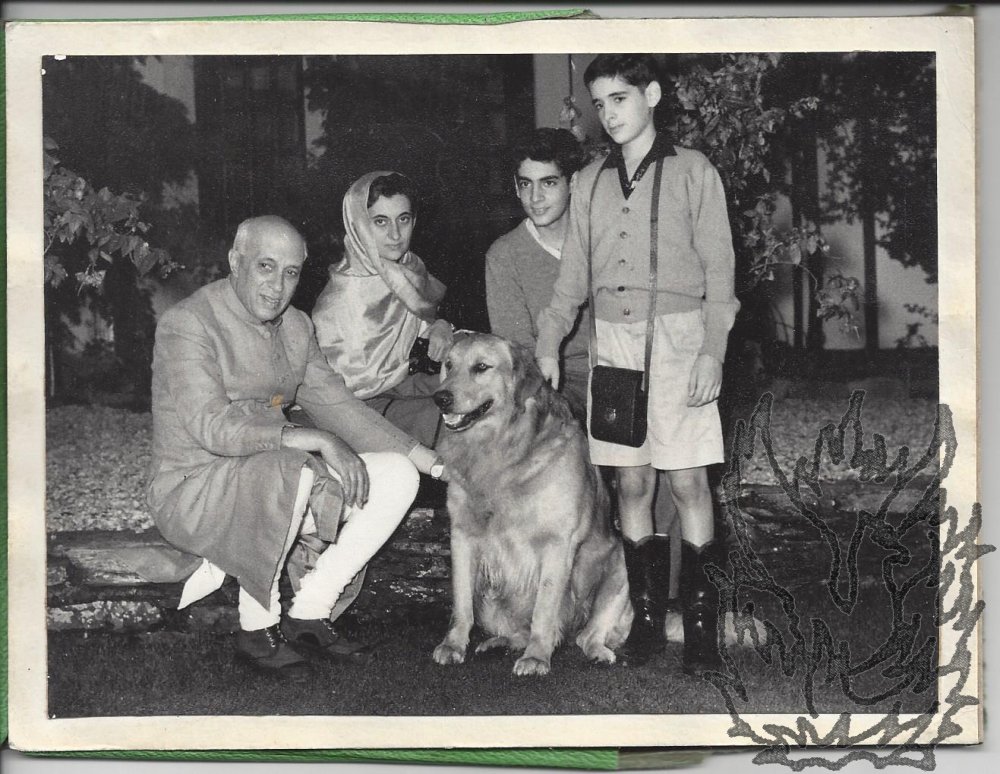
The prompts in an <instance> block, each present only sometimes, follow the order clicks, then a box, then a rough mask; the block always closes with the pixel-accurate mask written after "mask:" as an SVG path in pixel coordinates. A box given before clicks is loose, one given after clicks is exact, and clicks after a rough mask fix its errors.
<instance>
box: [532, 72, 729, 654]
mask: <svg viewBox="0 0 1000 774" xmlns="http://www.w3.org/2000/svg"><path fill="white" fill-rule="evenodd" d="M584 81H585V82H586V84H587V87H588V89H589V90H590V96H591V99H592V101H593V104H594V107H595V108H596V110H597V114H598V117H599V119H600V121H601V124H602V126H603V127H604V129H605V131H606V132H607V133H608V135H609V136H610V137H611V140H612V141H613V145H612V149H611V153H610V154H609V155H608V157H607V158H606V159H603V160H597V161H595V162H593V163H592V164H590V165H588V166H587V167H586V168H584V169H583V170H581V171H580V173H579V174H578V175H577V176H576V178H575V180H574V186H573V196H572V203H571V205H570V209H571V216H570V228H569V233H568V234H567V237H566V242H565V244H564V245H563V252H562V260H561V262H560V268H559V277H558V279H557V281H556V284H555V288H554V290H553V295H552V301H551V302H550V304H549V306H548V308H547V309H545V310H544V311H543V312H542V313H541V314H540V315H539V326H538V327H539V333H538V345H537V347H536V356H537V358H538V365H539V368H540V369H541V371H542V373H543V375H544V376H545V377H546V378H547V379H549V380H550V381H551V382H552V383H553V384H558V381H559V362H558V359H557V354H558V349H559V344H560V342H561V341H562V339H563V337H564V336H565V335H566V333H567V332H568V331H569V330H570V328H571V327H572V325H573V322H574V320H575V318H576V313H577V309H578V308H579V307H580V305H581V304H582V303H583V302H584V301H586V300H587V298H588V295H589V292H588V291H589V288H588V261H590V263H591V268H592V274H593V284H594V287H593V296H594V309H593V313H594V316H595V319H596V330H597V342H596V345H597V346H598V356H599V361H598V362H599V363H600V364H606V365H611V366H617V367H620V368H633V369H638V370H641V369H643V368H644V366H645V357H644V354H645V353H644V349H645V335H646V320H647V314H648V313H649V309H648V305H649V289H648V284H647V283H648V281H649V270H650V247H651V246H650V215H651V206H652V201H653V190H652V188H653V180H654V177H655V175H654V174H653V172H654V169H653V167H654V165H656V164H657V163H658V162H660V161H661V160H662V164H663V169H662V182H661V187H660V192H659V206H658V218H659V225H658V240H657V242H658V245H657V250H658V255H659V258H658V264H659V271H658V275H657V283H656V295H655V298H656V301H655V309H654V310H653V312H654V315H655V328H654V337H653V355H652V359H651V367H650V375H649V409H648V424H649V430H648V433H647V438H646V442H645V443H644V444H643V446H641V447H640V448H637V449H636V448H632V447H628V446H620V445H617V444H610V443H605V442H602V441H597V440H595V439H593V438H591V439H590V454H591V461H592V462H594V463H595V464H598V465H608V466H613V467H615V468H616V475H617V482H618V498H619V510H620V516H621V523H622V533H623V537H624V538H625V547H626V562H627V565H628V571H629V572H628V575H629V584H630V588H631V596H632V603H633V605H634V607H635V610H636V618H635V623H634V624H633V629H632V633H631V634H630V636H629V640H628V641H627V643H626V646H625V654H624V655H625V657H626V659H629V658H631V659H632V660H633V661H636V662H641V661H643V660H645V659H648V657H649V655H650V654H651V653H652V652H654V651H655V650H657V649H658V648H659V647H660V646H661V644H662V641H663V633H662V630H661V631H657V627H656V626H655V624H654V619H653V616H652V612H651V611H652V608H653V604H654V599H655V598H656V597H658V596H660V595H662V594H663V593H664V592H665V589H664V588H663V587H662V584H660V585H656V584H654V583H651V580H652V578H651V573H650V566H651V564H652V563H653V555H652V554H653V553H654V552H655V551H657V550H658V549H659V546H658V545H657V544H656V543H654V542H653V541H651V540H650V539H649V536H650V535H651V534H652V531H653V529H652V516H651V513H652V510H651V505H652V501H653V493H654V489H655V482H656V470H665V471H667V477H668V479H669V481H670V485H671V489H672V491H673V497H674V500H675V502H676V503H677V508H678V511H679V512H680V520H681V531H682V534H683V538H684V540H683V547H682V566H683V570H682V575H681V589H680V591H681V602H682V604H683V606H684V612H683V621H684V654H683V655H684V669H685V671H686V672H689V673H696V672H699V671H702V670H704V669H719V668H721V663H722V662H721V658H720V655H719V643H718V638H717V633H716V632H717V623H718V614H717V607H718V592H717V589H716V588H715V586H714V585H713V584H712V583H711V581H710V580H709V579H708V577H707V575H706V574H705V571H704V566H705V564H706V563H708V562H712V561H718V559H717V558H716V557H717V551H716V545H715V543H714V537H715V535H714V519H713V507H712V497H711V492H710V490H709V486H708V478H707V470H706V467H707V466H708V465H711V464H714V463H718V462H722V461H723V460H724V455H723V446H722V426H721V422H720V419H719V412H718V407H717V404H716V400H717V398H718V397H719V389H720V385H721V382H722V362H723V359H724V357H725V352H726V344H727V339H728V334H729V330H730V328H731V327H732V324H733V321H734V318H735V315H736V311H737V310H738V309H739V303H738V302H737V300H736V297H735V295H734V257H733V245H732V235H731V233H730V228H729V219H728V216H727V212H726V201H725V192H724V191H723V188H722V181H721V179H720V177H719V174H718V172H717V171H716V169H715V168H714V167H713V166H712V165H711V163H710V162H709V161H708V159H706V158H705V156H704V155H702V154H701V153H699V152H697V151H694V150H690V149H687V148H681V147H677V146H674V145H673V143H672V142H671V141H670V138H669V136H668V135H667V134H666V133H663V132H657V129H656V126H655V124H654V121H653V112H654V109H655V107H656V105H657V104H658V103H659V101H660V99H661V96H662V91H661V85H660V81H659V79H658V76H657V74H656V62H655V60H654V59H653V58H652V57H651V56H649V55H642V54H602V55H600V56H598V57H597V58H596V59H594V61H593V62H592V63H591V64H590V66H589V67H588V68H587V70H586V72H585V73H584Z"/></svg>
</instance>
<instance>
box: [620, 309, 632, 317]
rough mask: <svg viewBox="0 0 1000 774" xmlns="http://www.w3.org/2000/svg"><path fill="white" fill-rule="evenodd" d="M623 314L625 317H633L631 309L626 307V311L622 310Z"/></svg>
mask: <svg viewBox="0 0 1000 774" xmlns="http://www.w3.org/2000/svg"><path fill="white" fill-rule="evenodd" d="M622 314H623V315H625V316H626V317H631V316H632V310H631V309H629V308H628V307H625V309H623V310H622Z"/></svg>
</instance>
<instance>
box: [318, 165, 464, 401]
mask: <svg viewBox="0 0 1000 774" xmlns="http://www.w3.org/2000/svg"><path fill="white" fill-rule="evenodd" d="M388 174H391V173H390V172H370V173H369V174H367V175H365V176H364V177H362V178H360V179H359V180H357V181H355V183H354V184H353V185H352V186H351V187H350V189H348V191H347V194H346V195H345V196H344V207H343V213H344V229H345V231H346V234H345V236H344V259H343V260H342V261H341V262H340V263H338V264H336V265H334V266H333V267H332V268H331V269H330V280H329V282H328V283H327V285H326V287H325V288H324V289H323V291H322V293H320V295H319V298H318V299H317V300H316V306H315V308H314V309H313V313H312V319H313V322H314V323H315V325H316V338H317V340H318V341H319V346H320V349H322V350H323V354H324V355H325V356H326V359H327V361H328V362H329V363H330V366H331V367H332V368H333V370H334V371H336V372H337V373H339V374H340V375H341V376H343V377H344V380H345V381H346V382H347V386H348V388H349V389H350V390H351V391H352V392H353V393H354V394H355V395H357V396H358V397H359V398H370V397H373V396H375V395H379V394H380V393H382V392H385V391H386V390H388V389H390V388H392V387H395V386H396V385H397V384H399V383H400V382H401V381H402V380H403V379H404V378H405V377H406V375H407V372H408V369H409V354H410V349H411V348H412V347H413V342H414V341H415V340H416V338H417V335H418V334H419V332H420V329H421V324H422V321H424V322H428V323H429V322H432V321H433V320H434V318H435V315H436V313H437V306H438V304H439V303H440V301H441V299H442V298H443V297H444V292H445V286H444V285H443V284H441V282H440V281H438V280H437V279H436V278H435V277H434V276H432V275H431V274H430V273H429V272H428V271H427V268H426V267H425V266H424V263H423V261H421V260H420V258H418V257H417V256H416V255H415V254H414V253H412V252H408V253H407V254H406V255H405V256H403V258H401V259H400V260H399V262H394V261H385V260H382V259H381V258H380V257H379V255H378V249H377V248H376V246H375V237H374V234H373V231H372V226H371V222H370V220H369V218H368V189H369V187H370V186H371V184H372V182H373V181H374V180H375V179H376V178H378V177H382V176H383V175H388Z"/></svg>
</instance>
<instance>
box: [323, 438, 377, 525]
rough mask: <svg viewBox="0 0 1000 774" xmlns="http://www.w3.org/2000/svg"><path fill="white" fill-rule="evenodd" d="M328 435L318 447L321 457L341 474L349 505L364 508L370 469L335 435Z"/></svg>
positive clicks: (333, 469) (341, 482)
mask: <svg viewBox="0 0 1000 774" xmlns="http://www.w3.org/2000/svg"><path fill="white" fill-rule="evenodd" d="M326 436H327V440H326V442H325V443H323V444H321V445H320V448H319V449H317V451H318V452H319V455H320V457H322V458H323V462H325V463H326V464H327V465H328V466H329V467H330V469H331V470H332V471H333V472H334V473H336V474H337V475H338V476H340V486H341V488H343V490H344V502H345V503H346V504H347V505H348V506H349V507H350V506H357V507H358V508H364V507H365V505H366V504H367V503H368V469H367V468H366V467H365V463H364V460H362V459H361V458H360V457H359V456H358V455H357V454H355V453H354V449H352V448H351V447H350V446H348V445H347V444H346V443H344V442H343V441H341V440H340V439H339V438H337V437H336V436H335V435H332V434H330V433H327V434H326Z"/></svg>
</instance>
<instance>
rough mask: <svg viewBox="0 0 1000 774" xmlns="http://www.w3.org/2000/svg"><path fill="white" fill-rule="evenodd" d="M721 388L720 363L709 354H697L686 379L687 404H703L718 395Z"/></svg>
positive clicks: (694, 405) (692, 405) (693, 405)
mask: <svg viewBox="0 0 1000 774" xmlns="http://www.w3.org/2000/svg"><path fill="white" fill-rule="evenodd" d="M721 388H722V363H720V362H719V361H718V360H716V359H715V358H714V357H712V356H711V355H698V359H697V360H695V361H694V366H693V367H692V368H691V378H690V379H688V401H687V404H688V406H691V407H692V408H693V407H696V406H704V405H705V404H706V403H711V402H712V401H713V400H716V399H717V398H718V397H719V390H720V389H721Z"/></svg>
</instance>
